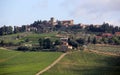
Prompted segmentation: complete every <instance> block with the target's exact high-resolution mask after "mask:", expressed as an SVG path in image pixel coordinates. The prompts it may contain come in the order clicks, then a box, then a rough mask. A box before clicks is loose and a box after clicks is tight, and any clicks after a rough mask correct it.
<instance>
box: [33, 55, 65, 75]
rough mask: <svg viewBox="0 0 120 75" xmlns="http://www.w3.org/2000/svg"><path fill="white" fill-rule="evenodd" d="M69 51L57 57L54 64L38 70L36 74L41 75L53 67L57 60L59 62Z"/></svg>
mask: <svg viewBox="0 0 120 75" xmlns="http://www.w3.org/2000/svg"><path fill="white" fill-rule="evenodd" d="M66 54H67V53H64V54H62V55H61V56H60V57H59V58H57V59H56V60H55V61H54V62H53V63H52V64H50V65H49V66H47V67H46V68H45V69H43V70H41V71H40V72H38V73H37V74H35V75H40V74H42V73H43V72H45V71H47V70H49V69H50V68H51V67H53V66H54V65H55V64H56V63H57V62H59V61H60V60H61V59H62V58H63V57H64V56H65V55H66Z"/></svg>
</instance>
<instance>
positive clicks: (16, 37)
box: [0, 32, 58, 44]
mask: <svg viewBox="0 0 120 75" xmlns="http://www.w3.org/2000/svg"><path fill="white" fill-rule="evenodd" d="M56 34H57V32H51V33H41V34H37V33H33V32H24V33H17V34H12V35H4V36H1V37H0V41H1V40H4V42H6V43H8V42H12V43H14V44H16V43H29V44H36V43H38V39H39V38H46V37H49V38H50V39H51V40H53V41H54V40H56V39H58V38H57V37H56ZM26 39H29V42H25V40H26Z"/></svg>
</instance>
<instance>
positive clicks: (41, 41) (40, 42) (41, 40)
mask: <svg viewBox="0 0 120 75" xmlns="http://www.w3.org/2000/svg"><path fill="white" fill-rule="evenodd" d="M38 42H39V46H40V48H41V49H42V48H43V39H41V38H40V39H39V40H38Z"/></svg>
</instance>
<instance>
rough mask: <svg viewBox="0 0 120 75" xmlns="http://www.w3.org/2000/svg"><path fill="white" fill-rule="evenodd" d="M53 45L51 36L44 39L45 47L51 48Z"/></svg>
mask: <svg viewBox="0 0 120 75" xmlns="http://www.w3.org/2000/svg"><path fill="white" fill-rule="evenodd" d="M51 47H52V42H51V40H50V39H49V38H47V39H44V40H43V48H44V49H50V48H51Z"/></svg>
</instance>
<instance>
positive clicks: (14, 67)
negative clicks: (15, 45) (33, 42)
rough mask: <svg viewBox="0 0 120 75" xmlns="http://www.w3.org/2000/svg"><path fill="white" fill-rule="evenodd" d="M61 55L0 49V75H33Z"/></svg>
mask: <svg viewBox="0 0 120 75" xmlns="http://www.w3.org/2000/svg"><path fill="white" fill-rule="evenodd" d="M61 54H62V53H60V52H18V51H13V50H6V49H4V50H3V49H0V75H35V74H36V73H37V72H38V71H40V70H42V69H44V68H45V67H47V66H48V65H50V64H51V63H52V62H53V61H54V60H56V59H57V58H58V57H59V56H60V55H61Z"/></svg>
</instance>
